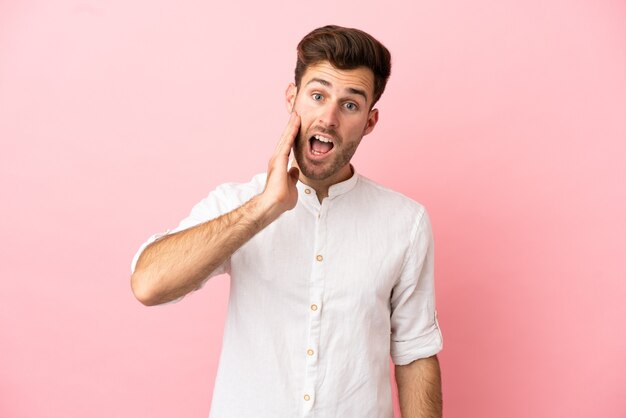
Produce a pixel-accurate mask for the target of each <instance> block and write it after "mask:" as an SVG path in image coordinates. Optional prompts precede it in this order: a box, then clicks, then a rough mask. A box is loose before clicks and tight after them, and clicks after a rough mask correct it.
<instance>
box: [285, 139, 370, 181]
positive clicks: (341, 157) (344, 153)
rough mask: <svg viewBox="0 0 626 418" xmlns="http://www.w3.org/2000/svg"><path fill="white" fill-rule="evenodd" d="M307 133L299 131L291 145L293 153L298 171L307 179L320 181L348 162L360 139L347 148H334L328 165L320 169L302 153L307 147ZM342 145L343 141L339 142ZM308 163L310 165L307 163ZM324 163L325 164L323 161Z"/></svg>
mask: <svg viewBox="0 0 626 418" xmlns="http://www.w3.org/2000/svg"><path fill="white" fill-rule="evenodd" d="M306 135H307V134H303V133H302V132H300V133H299V134H298V138H296V141H295V142H294V145H293V153H294V157H295V158H296V162H297V163H298V168H299V169H300V172H301V173H302V174H303V175H304V176H305V177H306V178H308V179H311V180H316V181H321V180H325V179H327V178H329V177H331V176H333V175H334V174H335V173H337V172H339V170H340V169H341V168H343V167H344V166H345V165H346V164H348V163H350V160H351V159H352V156H353V155H354V153H355V152H356V149H357V147H358V146H359V143H360V142H361V141H355V142H353V143H351V144H350V147H349V148H343V149H341V151H339V148H340V147H339V146H337V145H336V146H337V147H338V149H337V150H335V155H334V156H333V159H331V161H330V166H328V167H326V168H325V169H322V170H315V168H317V167H320V168H321V166H320V165H316V164H314V163H311V162H309V161H307V160H306V158H305V156H304V154H305V152H306V149H307V145H308V144H307V143H308V142H309V139H310V136H306ZM341 145H343V142H342V143H341ZM309 164H310V165H309ZM324 164H327V162H325V163H324Z"/></svg>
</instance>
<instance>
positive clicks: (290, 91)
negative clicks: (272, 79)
mask: <svg viewBox="0 0 626 418" xmlns="http://www.w3.org/2000/svg"><path fill="white" fill-rule="evenodd" d="M297 94H298V88H297V87H296V85H295V84H293V83H289V85H288V86H287V90H285V105H286V106H287V112H289V113H291V112H293V108H294V106H295V105H296V95H297Z"/></svg>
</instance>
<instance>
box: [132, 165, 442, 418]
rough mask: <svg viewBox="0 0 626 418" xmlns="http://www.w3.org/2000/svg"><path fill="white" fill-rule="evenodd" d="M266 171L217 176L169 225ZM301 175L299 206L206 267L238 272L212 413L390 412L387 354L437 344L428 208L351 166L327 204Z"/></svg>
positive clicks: (224, 199)
mask: <svg viewBox="0 0 626 418" xmlns="http://www.w3.org/2000/svg"><path fill="white" fill-rule="evenodd" d="M265 179H266V174H260V175H257V176H255V177H254V178H253V179H252V181H251V182H249V183H247V184H233V183H230V184H224V185H222V186H220V187H218V188H217V189H216V190H214V191H213V192H212V193H210V194H209V196H208V197H207V198H205V199H204V200H202V201H201V202H200V203H198V204H197V205H196V206H195V207H194V208H193V210H192V211H191V214H190V215H189V216H188V217H187V218H186V219H184V220H183V221H181V223H180V225H179V226H178V227H177V228H176V229H175V230H173V231H171V232H169V231H168V233H173V232H176V231H179V230H182V229H186V228H189V227H192V226H194V225H197V224H200V223H202V222H206V221H208V220H211V219H214V218H216V217H218V216H220V215H222V214H224V213H227V212H230V211H232V210H234V209H236V208H237V207H239V206H241V205H242V204H244V203H245V202H246V201H248V200H249V199H251V198H252V197H253V196H255V195H257V194H259V193H261V192H262V191H263V189H264V187H265ZM297 187H298V194H299V196H298V203H297V205H296V207H295V208H294V209H293V210H290V211H288V212H285V213H283V214H282V215H281V216H280V217H279V218H278V219H277V220H276V221H274V222H273V223H272V224H270V225H269V226H267V227H266V228H265V229H263V230H262V231H261V232H259V233H258V234H257V235H255V236H254V237H253V238H252V239H251V240H250V241H248V242H247V243H246V244H245V245H243V246H242V247H241V248H240V249H239V250H237V251H236V252H235V253H234V254H233V255H232V256H231V257H230V259H229V260H228V261H227V262H226V263H224V265H222V266H221V267H220V268H218V269H217V270H216V271H215V272H213V273H212V274H211V275H210V277H211V276H214V275H217V274H221V273H228V274H229V275H230V277H231V282H230V299H229V304H228V314H227V319H226V325H225V331H224V340H223V346H222V353H221V358H220V363H219V368H218V373H217V377H216V381H215V389H214V393H213V402H212V405H211V415H210V416H211V418H247V417H255V418H265V417H267V418H283V417H284V418H294V417H318V418H319V417H324V418H327V417H328V418H330V417H341V418H372V417H376V418H387V417H393V408H392V399H391V383H390V377H389V376H390V374H389V373H390V370H389V356H390V355H391V358H392V360H393V362H394V363H395V364H398V365H404V364H408V363H410V362H412V361H413V360H416V359H419V358H424V357H429V356H432V355H434V354H436V353H438V352H439V351H440V350H441V348H442V336H441V332H440V330H439V326H438V323H437V319H436V313H435V293H434V276H433V242H432V236H431V227H430V222H429V219H428V216H427V214H426V211H425V209H424V207H423V206H421V205H420V204H418V203H416V202H414V201H412V200H411V199H409V198H407V197H405V196H403V195H401V194H399V193H396V192H394V191H391V190H389V189H387V188H384V187H382V186H380V185H378V184H376V183H374V182H373V181H371V180H369V179H366V178H365V177H363V176H360V175H358V174H356V173H355V174H354V175H353V176H352V177H351V178H350V179H348V180H346V181H344V182H342V183H338V184H335V185H333V186H331V187H330V189H329V194H328V197H327V198H325V199H324V200H323V201H322V203H321V204H320V202H319V201H318V199H317V196H316V194H315V190H314V189H313V188H310V187H308V186H307V185H305V184H303V183H300V182H298V184H297ZM161 235H162V234H161ZM159 236H160V235H155V236H153V237H151V238H150V239H149V240H148V242H146V243H145V244H144V245H143V246H142V247H141V248H140V250H139V251H138V253H137V255H136V256H135V259H134V260H133V270H134V266H135V264H136V262H137V259H138V258H139V255H140V254H141V252H142V251H143V249H144V248H145V247H146V246H147V245H148V244H149V243H151V242H152V241H154V240H155V239H157V238H158V237H159ZM207 279H208V278H207ZM205 282H206V280H205ZM203 284H204V283H203ZM200 287H201V286H200Z"/></svg>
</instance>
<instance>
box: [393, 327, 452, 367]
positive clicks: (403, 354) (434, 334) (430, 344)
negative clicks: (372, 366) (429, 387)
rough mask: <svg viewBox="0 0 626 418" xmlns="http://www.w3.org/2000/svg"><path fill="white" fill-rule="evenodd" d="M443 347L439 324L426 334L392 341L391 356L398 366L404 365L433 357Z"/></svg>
mask: <svg viewBox="0 0 626 418" xmlns="http://www.w3.org/2000/svg"><path fill="white" fill-rule="evenodd" d="M442 348H443V338H442V336H441V331H440V329H439V325H438V324H435V325H434V326H433V328H432V330H431V331H430V332H429V333H428V334H425V335H422V336H420V337H418V338H414V339H412V340H408V341H393V340H392V341H391V358H392V360H393V363H394V364H395V365H397V366H404V365H405V364H409V363H411V362H413V361H415V360H418V359H421V358H426V357H431V356H434V355H435V354H437V353H439V352H440V351H441V350H442Z"/></svg>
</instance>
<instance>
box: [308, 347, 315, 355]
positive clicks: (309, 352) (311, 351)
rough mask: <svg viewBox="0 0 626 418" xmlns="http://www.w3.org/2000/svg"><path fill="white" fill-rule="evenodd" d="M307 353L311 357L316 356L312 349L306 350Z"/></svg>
mask: <svg viewBox="0 0 626 418" xmlns="http://www.w3.org/2000/svg"><path fill="white" fill-rule="evenodd" d="M306 353H307V354H308V355H309V356H312V355H313V354H315V351H313V350H312V349H310V348H309V349H308V350H306Z"/></svg>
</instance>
